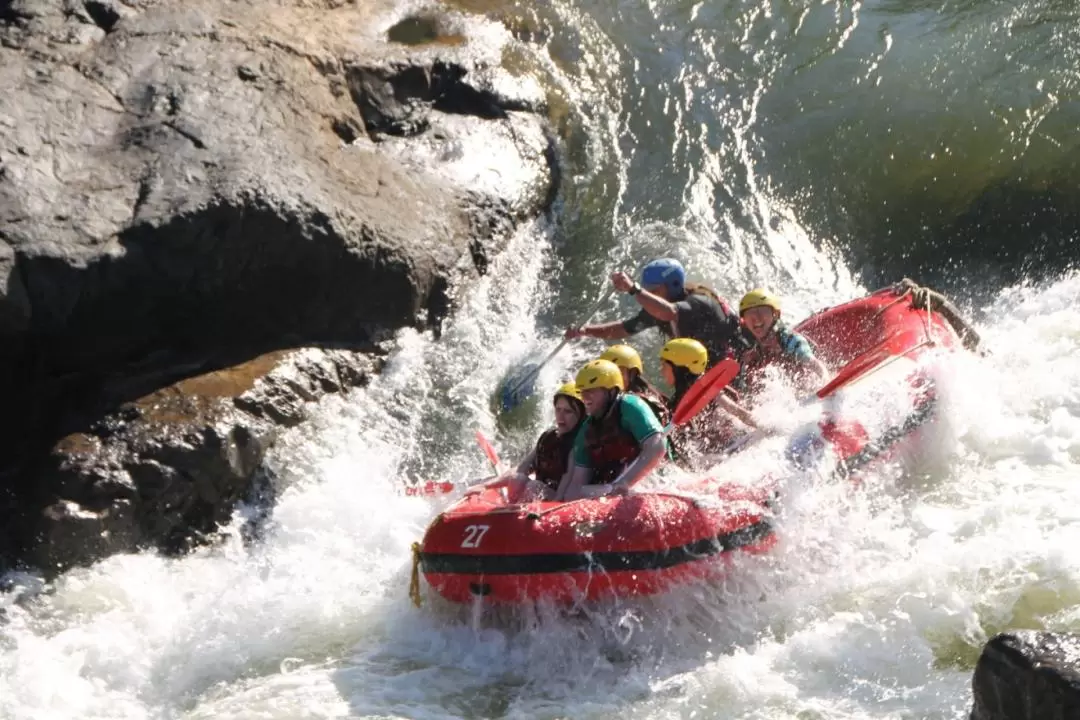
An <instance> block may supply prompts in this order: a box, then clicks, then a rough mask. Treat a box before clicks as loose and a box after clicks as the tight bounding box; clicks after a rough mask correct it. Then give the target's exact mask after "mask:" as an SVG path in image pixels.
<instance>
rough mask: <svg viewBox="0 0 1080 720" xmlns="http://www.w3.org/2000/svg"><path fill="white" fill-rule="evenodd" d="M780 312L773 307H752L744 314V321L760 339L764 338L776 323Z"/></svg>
mask: <svg viewBox="0 0 1080 720" xmlns="http://www.w3.org/2000/svg"><path fill="white" fill-rule="evenodd" d="M779 315H780V313H778V312H776V311H775V310H773V309H772V308H771V307H756V308H750V309H749V310H747V311H746V312H744V313H743V314H742V323H743V325H745V326H746V327H747V329H748V330H750V332H751V333H752V334H753V336H754V337H755V338H757V339H758V340H764V339H765V338H766V337H768V336H769V332H770V331H771V330H772V329H773V325H774V324H775V323H776V318H777V317H779Z"/></svg>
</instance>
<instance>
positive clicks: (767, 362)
mask: <svg viewBox="0 0 1080 720" xmlns="http://www.w3.org/2000/svg"><path fill="white" fill-rule="evenodd" d="M739 317H740V319H741V321H742V325H743V328H744V330H745V332H744V335H745V336H746V338H747V340H748V341H749V343H750V347H749V348H748V349H746V350H744V351H743V353H742V355H741V356H740V357H739V363H740V364H741V365H742V368H743V375H744V376H745V378H746V382H747V386H748V389H750V391H751V392H752V391H754V390H756V389H758V388H759V387H760V383H761V376H762V374H763V373H764V371H765V369H766V368H767V367H769V366H772V365H775V366H779V367H780V368H782V369H783V370H785V371H786V372H788V373H789V374H791V375H792V376H794V378H795V379H796V381H798V382H800V384H802V383H804V381H809V380H811V379H817V380H824V379H825V378H826V377H828V375H829V370H828V368H826V367H825V365H824V363H822V362H821V361H820V360H818V359H817V358H816V357H815V356H814V350H813V348H812V347H811V346H810V341H809V340H807V339H806V338H805V337H803V336H802V335H800V334H798V333H797V332H793V331H792V330H790V329H788V327H787V325H785V324H784V322H783V321H782V320H781V319H780V298H778V297H777V296H776V295H773V294H772V293H771V292H769V291H768V290H765V289H764V288H757V289H754V290H751V291H750V292H748V293H746V295H744V296H743V298H742V300H741V301H740V302H739Z"/></svg>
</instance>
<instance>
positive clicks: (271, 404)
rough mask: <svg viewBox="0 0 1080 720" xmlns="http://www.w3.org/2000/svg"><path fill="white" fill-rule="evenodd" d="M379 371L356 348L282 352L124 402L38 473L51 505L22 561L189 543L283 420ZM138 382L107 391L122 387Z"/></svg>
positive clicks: (245, 482) (224, 515) (240, 484)
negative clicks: (354, 349)
mask: <svg viewBox="0 0 1080 720" xmlns="http://www.w3.org/2000/svg"><path fill="white" fill-rule="evenodd" d="M377 369H378V362H377V361H376V360H375V359H373V358H372V357H371V356H369V355H366V354H364V353H358V352H354V351H349V350H319V349H315V348H306V349H302V350H287V351H277V352H273V353H269V354H267V355H263V356H260V357H257V358H255V359H253V360H250V361H248V362H245V363H242V364H239V365H235V366H232V367H226V368H222V369H220V370H215V371H212V372H208V373H204V374H201V375H195V376H192V377H189V378H186V379H184V380H181V381H179V382H176V383H174V384H172V385H168V386H166V387H164V388H161V389H159V390H156V391H154V392H152V393H149V394H147V395H145V396H143V397H140V398H138V399H136V400H134V401H131V402H129V403H126V404H124V405H123V406H122V407H120V408H119V409H118V410H116V411H114V412H112V413H109V414H107V415H106V416H105V417H103V418H101V419H100V420H99V421H98V422H97V423H96V424H95V425H94V426H93V427H92V428H91V429H89V430H87V431H85V432H74V433H71V434H70V435H67V436H66V437H64V438H63V439H62V440H61V441H60V442H59V443H57V444H56V446H55V447H54V448H53V451H52V454H51V456H50V461H49V463H48V464H47V466H46V467H45V468H44V469H43V471H42V472H41V473H40V474H39V476H38V483H39V486H40V487H41V488H42V489H43V490H44V491H45V493H46V496H47V497H48V499H49V502H48V504H47V505H46V506H45V508H44V510H43V511H42V512H41V513H40V514H39V515H38V516H37V517H36V518H34V520H33V521H32V523H31V527H30V528H29V529H28V530H29V534H30V535H31V536H32V537H33V538H34V539H35V540H36V541H37V542H32V543H30V544H29V545H28V546H27V547H26V548H25V550H24V553H23V557H24V558H25V559H26V560H28V561H30V562H32V563H33V564H34V565H35V566H37V567H40V568H46V569H49V570H51V571H55V570H57V569H63V568H65V567H68V566H71V565H74V564H83V563H86V562H90V561H93V560H96V559H98V558H100V557H103V556H105V555H108V554H111V553H115V552H127V551H133V550H136V549H138V548H141V547H157V548H161V549H163V550H166V551H173V552H175V551H179V550H183V549H186V548H187V547H188V546H189V545H190V543H191V542H192V541H196V540H198V539H199V538H201V537H204V536H207V535H209V534H211V533H212V532H213V531H214V529H215V528H216V527H217V526H218V525H220V524H221V523H223V522H225V521H227V520H228V519H229V517H230V515H231V513H232V511H233V508H234V507H235V505H236V503H237V502H238V501H240V500H241V499H243V498H245V497H247V496H248V495H249V493H250V492H251V491H252V489H253V482H254V479H255V478H256V476H257V474H258V473H259V471H260V467H261V465H262V461H263V457H264V455H265V453H266V451H267V450H268V449H269V448H270V447H271V446H272V444H273V442H274V440H275V439H276V438H277V436H278V433H279V432H280V431H281V429H282V428H285V427H291V426H295V425H297V424H299V423H300V422H302V421H303V420H304V419H305V418H306V417H307V413H308V411H309V409H310V407H312V405H311V403H312V402H313V401H315V400H317V399H318V398H319V397H322V396H325V395H326V394H328V393H340V392H344V391H347V390H349V389H350V388H352V387H355V386H358V385H362V384H364V383H366V381H367V379H368V377H369V376H370V374H371V373H373V372H375V371H376V370H377ZM138 381H139V379H138V378H134V379H133V378H124V379H123V380H121V381H119V386H118V387H109V386H106V387H105V388H104V389H103V392H104V393H105V394H108V393H109V392H111V391H116V392H118V393H120V395H126V394H128V393H129V392H130V387H129V386H130V385H131V384H132V383H138ZM148 384H151V385H152V384H154V379H153V378H149V379H148Z"/></svg>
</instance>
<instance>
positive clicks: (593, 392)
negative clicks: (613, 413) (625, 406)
mask: <svg viewBox="0 0 1080 720" xmlns="http://www.w3.org/2000/svg"><path fill="white" fill-rule="evenodd" d="M609 392H611V391H610V390H608V389H606V388H589V389H588V390H582V391H581V401H582V402H583V403H585V412H587V413H589V414H590V415H592V416H593V417H600V416H601V415H603V414H604V411H605V410H607V406H608V393H609Z"/></svg>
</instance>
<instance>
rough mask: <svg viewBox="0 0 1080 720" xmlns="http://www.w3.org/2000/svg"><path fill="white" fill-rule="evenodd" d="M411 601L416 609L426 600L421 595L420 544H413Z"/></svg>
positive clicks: (410, 578)
mask: <svg viewBox="0 0 1080 720" xmlns="http://www.w3.org/2000/svg"><path fill="white" fill-rule="evenodd" d="M409 599H410V600H412V604H413V605H415V606H416V607H420V606H421V605H422V604H423V601H424V598H423V595H421V594H420V543H418V542H414V543H413V544H412V572H411V573H410V575H409Z"/></svg>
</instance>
